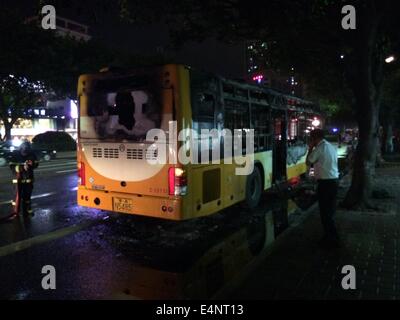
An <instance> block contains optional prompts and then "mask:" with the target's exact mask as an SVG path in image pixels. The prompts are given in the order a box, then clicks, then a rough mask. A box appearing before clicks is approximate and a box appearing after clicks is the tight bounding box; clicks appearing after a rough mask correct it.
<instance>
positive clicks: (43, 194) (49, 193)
mask: <svg viewBox="0 0 400 320" xmlns="http://www.w3.org/2000/svg"><path fill="white" fill-rule="evenodd" d="M53 194H56V193H55V192H48V193H42V194H38V195H35V196H32V197H31V199H38V198H45V197H48V196H52V195H53Z"/></svg>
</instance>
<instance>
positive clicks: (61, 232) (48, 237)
mask: <svg viewBox="0 0 400 320" xmlns="http://www.w3.org/2000/svg"><path fill="white" fill-rule="evenodd" d="M104 220H105V219H104V218H103V219H101V220H94V221H85V222H83V223H80V224H74V225H72V226H69V227H66V228H62V229H58V230H55V231H51V232H48V233H46V234H42V235H39V236H36V237H32V238H28V239H25V240H21V241H18V242H14V243H11V244H7V245H5V246H3V247H0V257H4V256H7V255H10V254H13V253H16V252H18V251H22V250H25V249H28V248H30V247H33V246H35V245H38V244H42V243H46V242H49V241H52V240H56V239H60V238H63V237H65V236H68V235H71V234H74V233H77V232H79V231H81V230H83V229H86V228H88V227H92V226H94V225H96V224H99V223H102V222H103V221H104Z"/></svg>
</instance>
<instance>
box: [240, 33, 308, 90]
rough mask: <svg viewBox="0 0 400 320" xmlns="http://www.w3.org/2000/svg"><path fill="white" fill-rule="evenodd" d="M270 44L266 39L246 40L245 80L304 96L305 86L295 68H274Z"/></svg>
mask: <svg viewBox="0 0 400 320" xmlns="http://www.w3.org/2000/svg"><path fill="white" fill-rule="evenodd" d="M270 46H271V44H269V43H267V42H265V41H258V40H252V41H246V42H245V69H246V70H245V76H244V77H245V80H246V81H247V82H250V83H254V82H255V83H258V84H260V85H265V86H267V87H270V88H273V89H276V90H279V91H281V92H284V93H288V94H292V95H295V96H299V97H303V95H304V92H303V89H304V86H303V84H302V83H301V82H300V80H299V77H298V75H297V74H296V71H295V68H294V67H291V68H290V69H289V70H279V69H276V68H274V67H273V61H272V59H273V58H272V57H271V54H270V50H271V49H270Z"/></svg>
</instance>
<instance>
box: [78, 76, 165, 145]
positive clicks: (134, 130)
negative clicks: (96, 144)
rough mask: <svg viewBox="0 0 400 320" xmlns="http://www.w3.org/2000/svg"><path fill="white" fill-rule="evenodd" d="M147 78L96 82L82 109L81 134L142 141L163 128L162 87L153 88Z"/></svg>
mask: <svg viewBox="0 0 400 320" xmlns="http://www.w3.org/2000/svg"><path fill="white" fill-rule="evenodd" d="M150 87H151V88H154V86H149V85H148V83H147V81H146V79H145V78H138V77H127V78H114V79H106V80H99V81H97V82H96V83H95V84H94V86H93V90H91V91H90V92H89V93H88V94H87V96H86V108H81V110H82V113H86V114H81V137H83V138H98V139H112V140H115V139H117V140H123V139H127V140H143V139H144V138H145V137H146V134H147V132H148V131H149V130H151V129H155V128H160V125H161V121H162V107H161V105H162V104H161V94H160V90H155V89H150Z"/></svg>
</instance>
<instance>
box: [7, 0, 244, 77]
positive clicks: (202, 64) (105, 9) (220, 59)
mask: <svg viewBox="0 0 400 320" xmlns="http://www.w3.org/2000/svg"><path fill="white" fill-rule="evenodd" d="M39 2H40V1H31V2H30V3H29V4H27V3H26V1H24V2H23V3H15V1H0V3H1V6H9V7H12V8H15V9H17V10H18V12H20V13H21V15H24V16H26V17H28V16H32V15H35V14H37V12H38V8H39V6H38V3H39ZM48 2H49V4H50V3H51V1H48ZM48 2H46V3H48ZM55 2H56V3H55V8H56V11H57V15H59V16H62V17H64V18H68V19H71V20H75V21H77V22H80V23H83V24H87V25H89V27H90V33H91V35H92V36H93V37H94V38H95V39H98V40H100V41H102V42H106V43H107V44H108V45H110V46H114V47H116V48H121V49H122V50H126V51H128V52H131V53H133V54H139V55H150V56H154V55H156V54H157V51H158V50H160V49H163V50H164V51H167V52H168V56H171V57H172V59H173V61H171V62H175V63H183V64H187V65H191V66H194V67H197V68H200V69H204V70H207V71H211V72H215V73H218V74H220V75H222V76H225V77H228V78H242V77H243V75H244V72H245V60H244V59H245V58H244V45H243V44H237V45H228V44H224V43H221V42H218V41H217V40H214V39H206V40H205V41H204V42H202V43H197V42H190V43H187V44H185V45H184V46H183V47H182V48H180V49H179V50H177V51H176V50H172V49H169V48H170V47H171V44H170V41H169V34H168V31H167V28H166V27H165V26H163V25H147V26H141V27H139V26H132V25H129V24H127V23H125V22H123V21H121V19H120V18H119V11H118V7H117V6H116V5H106V4H105V3H107V1H92V0H87V1H81V3H79V2H75V1H55ZM82 2H83V4H82ZM115 2H116V1H115ZM115 2H114V3H115ZM90 3H93V4H94V5H92V6H91V5H90ZM99 3H100V5H99ZM108 3H112V2H110V1H108Z"/></svg>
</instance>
